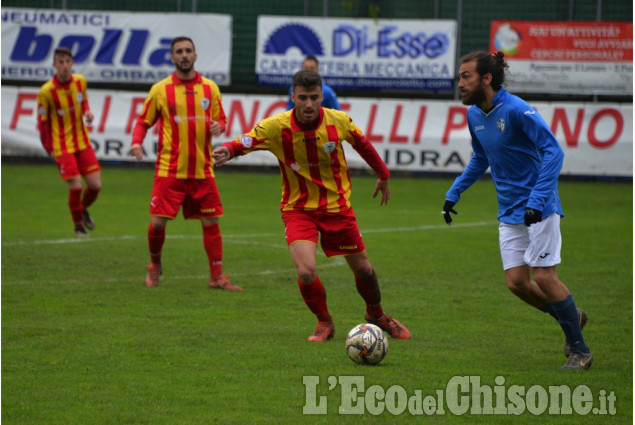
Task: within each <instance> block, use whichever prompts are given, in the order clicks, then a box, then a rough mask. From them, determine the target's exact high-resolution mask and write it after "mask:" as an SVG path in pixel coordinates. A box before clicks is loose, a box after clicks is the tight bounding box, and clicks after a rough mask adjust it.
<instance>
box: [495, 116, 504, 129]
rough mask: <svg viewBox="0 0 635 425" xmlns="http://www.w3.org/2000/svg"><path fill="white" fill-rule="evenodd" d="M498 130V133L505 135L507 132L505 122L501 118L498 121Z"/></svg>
mask: <svg viewBox="0 0 635 425" xmlns="http://www.w3.org/2000/svg"><path fill="white" fill-rule="evenodd" d="M496 128H497V129H498V131H500V132H501V133H503V132H504V131H505V120H504V119H502V118H499V119H498V121H496Z"/></svg>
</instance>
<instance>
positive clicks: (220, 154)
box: [212, 146, 230, 167]
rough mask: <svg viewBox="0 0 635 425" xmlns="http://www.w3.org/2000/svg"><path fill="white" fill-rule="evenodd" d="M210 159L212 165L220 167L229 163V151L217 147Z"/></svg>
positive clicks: (222, 147)
mask: <svg viewBox="0 0 635 425" xmlns="http://www.w3.org/2000/svg"><path fill="white" fill-rule="evenodd" d="M212 158H214V165H215V166H217V167H221V166H222V165H223V164H224V163H226V162H227V161H229V159H230V158H229V149H227V148H226V147H224V146H219V147H217V148H216V149H214V151H213V152H212Z"/></svg>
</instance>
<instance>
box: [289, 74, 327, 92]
mask: <svg viewBox="0 0 635 425" xmlns="http://www.w3.org/2000/svg"><path fill="white" fill-rule="evenodd" d="M297 86H302V87H304V88H309V87H315V86H319V87H320V89H321V88H322V77H320V74H318V73H317V72H315V71H313V70H312V69H303V70H301V71H298V72H296V73H295V74H294V75H293V91H295V88H296V87H297Z"/></svg>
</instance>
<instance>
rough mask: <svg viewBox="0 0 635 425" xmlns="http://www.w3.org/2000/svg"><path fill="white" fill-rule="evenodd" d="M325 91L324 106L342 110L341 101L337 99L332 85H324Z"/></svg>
mask: <svg viewBox="0 0 635 425" xmlns="http://www.w3.org/2000/svg"><path fill="white" fill-rule="evenodd" d="M322 87H323V91H324V99H322V106H324V107H325V108H331V109H337V110H338V111H340V110H341V108H340V103H339V102H338V101H337V96H336V95H335V92H334V91H333V89H332V88H331V87H330V86H326V85H324V86H322Z"/></svg>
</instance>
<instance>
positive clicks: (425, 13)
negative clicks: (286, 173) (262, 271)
mask: <svg viewBox="0 0 635 425" xmlns="http://www.w3.org/2000/svg"><path fill="white" fill-rule="evenodd" d="M2 5H3V6H4V7H21V8H24V7H27V8H52V9H78V10H97V11H99V10H103V11H106V10H107V11H143V12H183V13H192V12H200V13H222V14H229V15H232V17H233V40H232V59H231V65H232V66H231V85H230V86H226V87H223V92H225V93H250V94H280V93H281V90H280V88H271V87H262V86H259V85H258V84H257V82H256V77H255V73H254V69H255V57H256V55H255V51H256V38H257V37H256V35H257V34H256V33H257V17H258V16H259V15H290V16H310V17H320V16H325V17H326V16H328V17H350V18H378V19H455V20H457V22H458V33H457V41H458V44H457V45H458V52H457V56H459V57H460V56H461V55H463V54H465V53H467V52H470V51H472V50H475V49H486V48H487V47H488V45H489V34H490V22H491V21H492V20H497V19H507V20H528V21H621V22H632V21H633V3H632V1H631V0H532V1H509V2H501V1H500V0H482V1H479V2H475V1H463V0H452V1H450V0H224V1H219V0H207V1H206V0H125V1H124V0H108V1H104V0H101V1H99V0H93V1H90V0H5V1H4V2H3V4H2ZM185 33H187V29H186V28H184V34H185ZM213 43H214V40H210V44H211V45H212V48H218V49H223V48H225V46H217V47H216V46H213ZM13 83H14V82H12V81H11V80H4V79H3V84H9V85H11V84H13ZM41 83H42V82H41V81H33V82H32V84H33V85H40V84H41ZM16 84H17V83H16ZM19 84H20V85H28V83H27V84H25V82H24V81H22V82H20V83H19ZM91 86H92V87H96V86H97V87H101V88H105V89H109V88H113V89H125V90H146V89H147V88H148V87H149V85H148V84H108V83H101V84H93V83H92V82H91ZM283 91H284V90H283ZM338 95H341V96H356V97H400V98H415V97H416V98H426V97H428V98H439V97H441V98H443V97H446V98H451V97H453V95H452V94H445V95H439V94H435V95H433V94H430V93H427V94H426V93H421V92H417V91H410V92H409V91H402V90H400V91H398V92H394V91H390V90H381V91H380V90H350V91H346V90H338ZM524 97H525V98H529V99H531V98H534V99H536V98H539V99H545V100H576V101H580V100H583V101H584V100H600V101H615V102H627V101H632V96H630V95H628V96H626V95H625V96H595V97H594V96H591V95H584V94H581V95H562V94H560V95H554V94H550V93H541V94H533V95H526V96H524Z"/></svg>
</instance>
